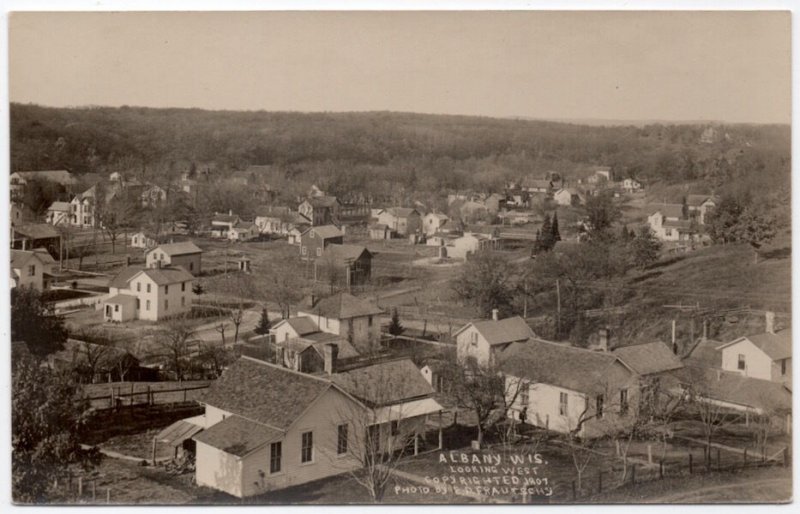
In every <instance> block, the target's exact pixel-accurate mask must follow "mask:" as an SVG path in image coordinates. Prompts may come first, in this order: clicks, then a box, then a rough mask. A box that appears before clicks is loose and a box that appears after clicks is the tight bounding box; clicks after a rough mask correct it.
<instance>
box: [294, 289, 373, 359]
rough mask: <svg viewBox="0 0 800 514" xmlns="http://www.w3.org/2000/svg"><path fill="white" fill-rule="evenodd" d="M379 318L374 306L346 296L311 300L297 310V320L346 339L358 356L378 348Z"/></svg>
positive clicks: (338, 294) (342, 294) (346, 294)
mask: <svg viewBox="0 0 800 514" xmlns="http://www.w3.org/2000/svg"><path fill="white" fill-rule="evenodd" d="M380 314H383V311H382V310H381V309H380V308H379V307H378V306H377V305H375V304H373V303H372V302H369V301H367V300H362V299H361V298H357V297H355V296H353V295H351V294H349V293H337V294H334V295H332V296H329V297H327V298H323V299H321V300H318V299H317V298H316V297H313V296H312V297H310V298H308V299H306V301H304V302H303V305H302V306H300V307H298V310H297V315H298V316H306V317H308V318H311V319H312V320H313V321H314V322H315V323H316V324H317V326H318V327H319V328H320V330H322V331H323V332H328V333H329V334H336V335H338V336H341V337H342V338H344V339H347V340H348V341H350V342H351V343H352V344H353V346H354V347H355V349H356V350H357V351H358V352H360V353H369V352H370V351H372V350H374V349H376V348H377V347H378V345H379V344H380V340H381V324H380V321H379V320H378V316H379V315H380Z"/></svg>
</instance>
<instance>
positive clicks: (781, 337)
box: [717, 312, 792, 383]
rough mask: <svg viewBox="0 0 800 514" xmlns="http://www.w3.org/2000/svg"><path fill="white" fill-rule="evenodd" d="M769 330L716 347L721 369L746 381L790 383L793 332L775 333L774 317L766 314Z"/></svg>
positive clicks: (781, 331) (787, 330) (786, 330)
mask: <svg viewBox="0 0 800 514" xmlns="http://www.w3.org/2000/svg"><path fill="white" fill-rule="evenodd" d="M767 319H768V321H767V330H766V331H765V332H764V333H763V334H755V335H749V336H744V337H739V338H737V339H734V340H733V341H731V342H729V343H725V344H723V345H720V346H718V347H717V349H718V350H720V351H721V353H722V369H724V370H726V371H733V372H736V373H740V374H742V375H744V376H746V377H753V378H760V379H762V380H772V381H773V382H787V383H788V382H789V381H791V377H792V332H791V330H789V329H785V330H779V331H775V330H774V321H773V320H774V314H772V313H770V312H768V313H767Z"/></svg>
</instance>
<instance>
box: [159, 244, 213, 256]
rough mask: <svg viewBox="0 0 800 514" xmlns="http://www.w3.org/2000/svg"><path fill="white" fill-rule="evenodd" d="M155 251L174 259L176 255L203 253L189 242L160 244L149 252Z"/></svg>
mask: <svg viewBox="0 0 800 514" xmlns="http://www.w3.org/2000/svg"><path fill="white" fill-rule="evenodd" d="M156 250H160V251H161V252H163V253H165V254H167V255H169V256H170V257H174V256H176V255H190V254H195V253H203V250H201V249H200V248H199V247H198V246H197V245H196V244H194V243H193V242H191V241H182V242H180V243H169V244H162V245H158V246H157V247H155V248H153V249H152V250H150V251H151V252H153V251H156ZM148 253H149V252H148Z"/></svg>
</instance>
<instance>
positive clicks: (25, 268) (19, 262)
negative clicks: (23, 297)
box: [10, 248, 56, 291]
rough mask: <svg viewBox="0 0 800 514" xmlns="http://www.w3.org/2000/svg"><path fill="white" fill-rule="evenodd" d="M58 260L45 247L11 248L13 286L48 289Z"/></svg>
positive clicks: (40, 289)
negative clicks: (31, 248)
mask: <svg viewBox="0 0 800 514" xmlns="http://www.w3.org/2000/svg"><path fill="white" fill-rule="evenodd" d="M55 263H56V260H55V259H53V257H52V256H51V255H50V254H49V253H48V252H47V250H45V249H44V248H37V249H36V250H33V251H26V250H11V279H10V280H11V287H12V288H14V287H32V288H34V289H37V290H39V291H44V290H45V289H48V287H49V282H50V274H51V273H52V271H53V266H54V265H55Z"/></svg>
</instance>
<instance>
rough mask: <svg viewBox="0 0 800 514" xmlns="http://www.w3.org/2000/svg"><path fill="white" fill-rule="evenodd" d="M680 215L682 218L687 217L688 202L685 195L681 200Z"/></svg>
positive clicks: (686, 218)
mask: <svg viewBox="0 0 800 514" xmlns="http://www.w3.org/2000/svg"><path fill="white" fill-rule="evenodd" d="M681 215H682V216H683V219H685V220H688V219H689V204H688V203H687V202H686V197H685V196H684V197H683V202H681Z"/></svg>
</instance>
